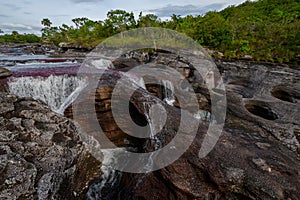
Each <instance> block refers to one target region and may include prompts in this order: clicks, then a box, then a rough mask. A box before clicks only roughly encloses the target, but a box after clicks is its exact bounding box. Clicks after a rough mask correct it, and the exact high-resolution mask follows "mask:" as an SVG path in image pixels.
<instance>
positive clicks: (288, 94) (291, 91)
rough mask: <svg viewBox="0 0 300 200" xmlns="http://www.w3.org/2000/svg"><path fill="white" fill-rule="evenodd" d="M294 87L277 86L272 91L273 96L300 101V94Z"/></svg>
mask: <svg viewBox="0 0 300 200" xmlns="http://www.w3.org/2000/svg"><path fill="white" fill-rule="evenodd" d="M297 91H298V90H296V89H295V88H293V87H282V86H279V87H275V88H273V90H272V91H271V94H272V96H273V97H275V98H277V99H280V100H282V101H286V102H290V103H300V94H299V92H297Z"/></svg>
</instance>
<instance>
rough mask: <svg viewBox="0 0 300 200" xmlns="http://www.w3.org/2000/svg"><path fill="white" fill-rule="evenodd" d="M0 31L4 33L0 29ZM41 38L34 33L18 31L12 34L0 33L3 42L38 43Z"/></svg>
mask: <svg viewBox="0 0 300 200" xmlns="http://www.w3.org/2000/svg"><path fill="white" fill-rule="evenodd" d="M0 33H3V31H1V29H0ZM40 41H41V38H40V37H38V36H36V35H34V34H19V33H18V32H17V31H13V32H12V33H11V34H5V35H0V44H1V43H38V42H40Z"/></svg>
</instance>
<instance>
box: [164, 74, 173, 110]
mask: <svg viewBox="0 0 300 200" xmlns="http://www.w3.org/2000/svg"><path fill="white" fill-rule="evenodd" d="M161 85H162V86H163V87H164V91H163V92H164V93H163V96H164V98H163V100H164V101H165V102H166V103H167V104H169V105H171V106H173V104H174V102H175V96H174V85H173V83H172V82H171V81H169V80H161Z"/></svg>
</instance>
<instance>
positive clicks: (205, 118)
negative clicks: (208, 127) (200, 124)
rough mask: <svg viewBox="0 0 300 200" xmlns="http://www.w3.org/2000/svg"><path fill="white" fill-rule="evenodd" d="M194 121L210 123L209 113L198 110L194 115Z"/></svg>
mask: <svg viewBox="0 0 300 200" xmlns="http://www.w3.org/2000/svg"><path fill="white" fill-rule="evenodd" d="M194 117H195V118H196V119H200V120H202V121H210V120H211V113H210V112H208V111H206V110H198V112H197V113H196V114H194Z"/></svg>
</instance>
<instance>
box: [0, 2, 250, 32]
mask: <svg viewBox="0 0 300 200" xmlns="http://www.w3.org/2000/svg"><path fill="white" fill-rule="evenodd" d="M244 1H245V0H210V1H208V0H197V1H196V0H185V1H179V0H160V1H159V0H51V1H50V0H11V1H7V0H0V9H1V10H0V29H1V30H2V31H4V33H11V32H12V31H13V30H16V31H18V32H19V33H34V34H40V30H41V28H42V25H41V20H42V19H43V18H49V19H50V20H51V22H52V23H53V26H60V25H61V24H63V23H65V24H68V25H72V21H71V20H72V19H74V18H77V17H87V18H89V19H91V20H104V19H105V18H106V14H107V12H108V11H110V10H115V9H122V10H126V11H127V12H131V11H132V12H134V14H135V16H136V17H137V16H138V14H139V13H140V12H141V11H142V12H143V13H144V14H148V13H153V14H155V15H157V16H159V17H160V18H161V19H163V20H164V19H167V18H168V17H170V16H171V15H172V14H176V15H181V16H185V15H189V14H190V15H199V14H205V13H206V12H208V11H212V10H217V11H219V10H222V9H224V8H226V7H227V6H229V5H238V4H240V3H242V2H244Z"/></svg>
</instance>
